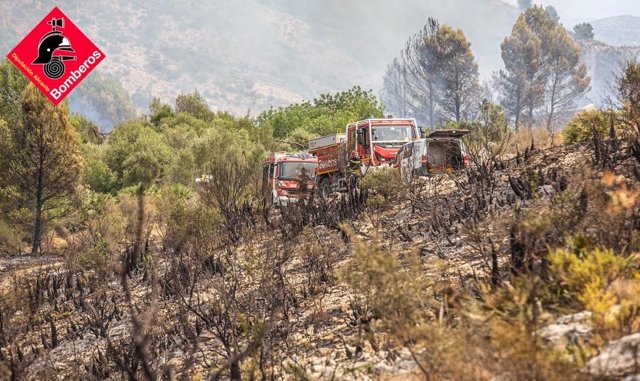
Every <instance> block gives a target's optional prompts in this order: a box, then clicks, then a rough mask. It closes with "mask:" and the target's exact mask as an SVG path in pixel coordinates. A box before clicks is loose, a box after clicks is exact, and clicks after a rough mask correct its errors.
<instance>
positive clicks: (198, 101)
mask: <svg viewBox="0 0 640 381" xmlns="http://www.w3.org/2000/svg"><path fill="white" fill-rule="evenodd" d="M152 105H153V103H152ZM176 112H186V113H188V114H191V115H193V116H194V117H196V118H198V119H200V120H206V121H209V120H212V119H213V118H214V116H215V114H214V113H213V112H212V111H211V110H210V109H209V106H208V105H207V102H206V101H205V100H204V98H203V97H202V95H200V93H199V92H197V91H194V92H193V93H191V94H180V95H178V97H177V98H176Z"/></svg>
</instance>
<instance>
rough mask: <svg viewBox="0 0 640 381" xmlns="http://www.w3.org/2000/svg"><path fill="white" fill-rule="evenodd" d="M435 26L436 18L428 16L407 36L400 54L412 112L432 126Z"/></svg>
mask: <svg viewBox="0 0 640 381" xmlns="http://www.w3.org/2000/svg"><path fill="white" fill-rule="evenodd" d="M439 27H440V25H439V23H438V21H437V20H436V19H433V18H430V19H429V20H428V22H427V24H426V25H425V26H424V27H423V28H422V30H421V31H419V32H418V33H416V34H415V35H413V36H411V37H410V38H409V40H408V41H407V43H406V45H405V48H404V50H403V51H402V54H401V57H402V64H403V66H404V67H405V71H406V73H407V76H406V78H407V80H406V87H407V88H408V93H409V95H410V97H411V101H410V105H411V109H412V111H413V114H414V115H415V116H416V117H417V118H418V119H421V116H422V115H425V116H426V120H427V121H428V124H429V126H432V127H433V126H434V125H435V123H436V109H437V103H438V97H439V93H438V80H439V78H438V76H439V73H438V68H439V62H438V57H437V53H436V47H435V46H434V44H433V42H434V38H433V36H434V35H435V34H436V33H437V32H438V29H439Z"/></svg>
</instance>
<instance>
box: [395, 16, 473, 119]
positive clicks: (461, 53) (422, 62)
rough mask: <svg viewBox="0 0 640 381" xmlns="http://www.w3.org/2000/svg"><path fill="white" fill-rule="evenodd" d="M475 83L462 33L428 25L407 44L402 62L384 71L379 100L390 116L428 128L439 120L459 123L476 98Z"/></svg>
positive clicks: (435, 23) (434, 23)
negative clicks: (414, 120)
mask: <svg viewBox="0 0 640 381" xmlns="http://www.w3.org/2000/svg"><path fill="white" fill-rule="evenodd" d="M478 77H479V75H478V64H477V63H476V61H475V58H474V56H473V53H472V52H471V44H470V43H469V42H468V41H467V39H466V37H465V36H464V34H463V33H462V31H461V30H459V29H453V28H451V27H449V26H447V25H440V24H439V23H438V21H437V20H435V19H429V21H428V22H427V24H426V25H425V26H424V27H423V28H422V30H421V31H420V32H418V33H416V34H415V35H413V36H411V37H410V38H409V40H408V41H407V43H406V45H405V48H404V49H403V50H402V52H401V59H400V60H397V59H396V60H394V62H393V63H392V64H391V65H389V66H388V67H387V72H386V73H385V77H384V78H385V82H384V89H383V99H384V102H385V104H386V105H387V107H390V108H391V109H394V110H393V111H396V109H399V110H400V111H402V112H405V115H407V114H406V112H411V113H413V115H415V116H416V117H417V118H418V119H422V120H426V122H427V124H428V125H429V126H431V127H433V126H435V125H436V123H437V122H438V120H439V119H441V118H446V119H455V120H456V121H458V122H459V121H461V120H463V119H464V118H465V117H466V114H467V111H468V110H469V109H470V108H471V107H472V105H473V104H474V102H475V100H476V98H477V95H478V93H479V89H480V85H479V82H478ZM398 105H402V106H403V107H401V108H399V107H398Z"/></svg>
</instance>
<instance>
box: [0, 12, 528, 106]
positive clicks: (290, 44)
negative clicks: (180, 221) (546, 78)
mask: <svg viewBox="0 0 640 381" xmlns="http://www.w3.org/2000/svg"><path fill="white" fill-rule="evenodd" d="M302 4H303V3H300V2H296V1H285V0H240V1H233V2H228V1H222V0H216V1H211V2H200V1H190V2H187V3H186V5H185V4H180V5H176V3H174V2H170V1H162V0H154V1H150V2H138V3H130V2H124V1H120V0H117V1H112V2H108V3H87V2H77V1H72V0H65V1H61V2H60V3H58V6H59V7H60V8H61V9H62V10H63V11H64V12H66V13H67V14H68V15H69V17H71V18H73V20H74V21H75V22H76V24H78V25H79V26H80V27H81V29H83V30H84V31H85V33H87V34H88V36H89V37H90V38H92V39H93V40H94V42H95V43H96V44H97V45H98V46H100V47H101V48H102V50H103V51H104V52H105V53H106V55H107V60H105V62H104V63H103V64H102V65H101V67H100V69H101V70H102V71H104V72H105V73H108V74H109V75H111V76H112V77H113V78H114V79H115V80H116V81H117V82H119V84H120V85H121V86H122V87H124V89H125V90H126V91H127V92H128V93H130V94H131V97H132V99H133V101H134V102H135V104H136V106H137V107H138V108H139V110H146V108H147V107H148V105H149V103H150V101H151V98H152V96H151V94H155V95H156V96H159V97H160V98H162V99H163V100H165V101H169V100H171V99H174V98H175V96H176V95H177V94H179V93H181V92H191V91H193V90H198V91H199V92H200V93H201V94H202V95H203V96H204V97H205V99H207V101H208V102H209V104H210V105H211V106H212V107H213V108H214V109H225V110H230V111H233V112H235V113H237V114H244V113H246V112H247V111H250V112H251V113H252V114H255V113H257V112H259V111H261V110H264V109H266V108H268V107H269V106H279V105H285V104H288V103H291V102H293V101H299V100H301V99H303V98H304V99H311V98H314V97H316V96H317V95H318V94H320V93H326V92H335V91H339V90H344V89H347V88H350V87H351V86H353V85H354V84H359V85H361V86H362V87H364V88H371V89H374V91H375V92H376V93H377V91H378V90H379V89H380V87H381V77H382V75H383V73H384V69H385V67H386V65H387V64H388V63H389V62H390V61H391V59H392V58H393V57H394V56H395V55H396V54H397V52H398V51H399V50H400V49H401V48H402V47H403V44H404V42H405V41H406V39H407V37H408V36H409V35H411V34H413V33H415V32H416V31H417V30H418V29H419V28H420V27H421V26H422V25H423V24H424V23H425V22H426V20H427V18H428V17H430V16H434V17H437V18H438V19H440V21H441V22H443V23H449V24H451V25H453V26H455V27H458V28H462V29H463V30H464V31H465V33H466V34H467V36H468V37H469V39H470V41H471V43H472V49H473V50H474V53H475V54H476V55H477V57H478V61H479V63H480V67H481V71H482V73H483V75H484V76H485V77H488V76H490V74H491V72H492V71H494V70H496V69H498V68H499V66H500V62H501V61H500V52H499V42H500V41H501V40H502V38H503V37H504V36H505V35H507V34H508V32H509V30H510V29H511V25H512V23H513V21H514V20H515V18H516V16H517V11H516V9H515V8H514V7H511V6H509V5H506V4H504V3H503V2H501V1H498V0H482V1H474V2H471V3H469V2H467V1H463V0H455V1H450V2H447V3H446V5H445V4H443V3H442V2H439V1H435V0H429V1H417V0H403V1H400V2H395V3H394V4H393V5H391V4H389V3H386V2H383V1H375V2H367V3H366V4H367V6H366V7H362V6H360V5H356V4H355V3H354V4H353V6H349V5H347V4H345V3H344V2H342V1H337V0H331V1H328V2H327V1H320V0H315V1H312V2H304V6H302ZM49 8H50V4H49V3H48V2H41V1H35V2H33V6H29V7H27V6H24V4H22V3H12V2H3V3H2V4H0V13H1V14H2V16H0V17H1V19H0V20H2V23H0V49H2V50H3V51H8V50H9V49H10V48H11V47H13V45H14V44H15V43H17V42H18V40H19V38H20V36H21V35H23V34H25V33H26V32H27V31H28V30H29V28H31V27H32V26H33V23H35V22H36V21H37V20H39V19H40V18H41V17H42V15H43V14H44V13H46V12H47V11H48V10H49ZM459 9H465V12H460V11H459ZM470 15H473V16H472V17H471V16H470ZM489 19H490V20H492V21H491V22H486V21H485V20H489ZM345 36H349V38H344V37H345Z"/></svg>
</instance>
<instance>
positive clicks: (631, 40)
mask: <svg viewBox="0 0 640 381" xmlns="http://www.w3.org/2000/svg"><path fill="white" fill-rule="evenodd" d="M590 24H591V25H592V26H593V32H594V34H595V38H596V39H597V40H599V41H602V42H604V43H606V44H609V45H612V46H638V45H640V17H638V16H631V15H623V16H615V17H607V18H603V19H598V20H594V21H590Z"/></svg>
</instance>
